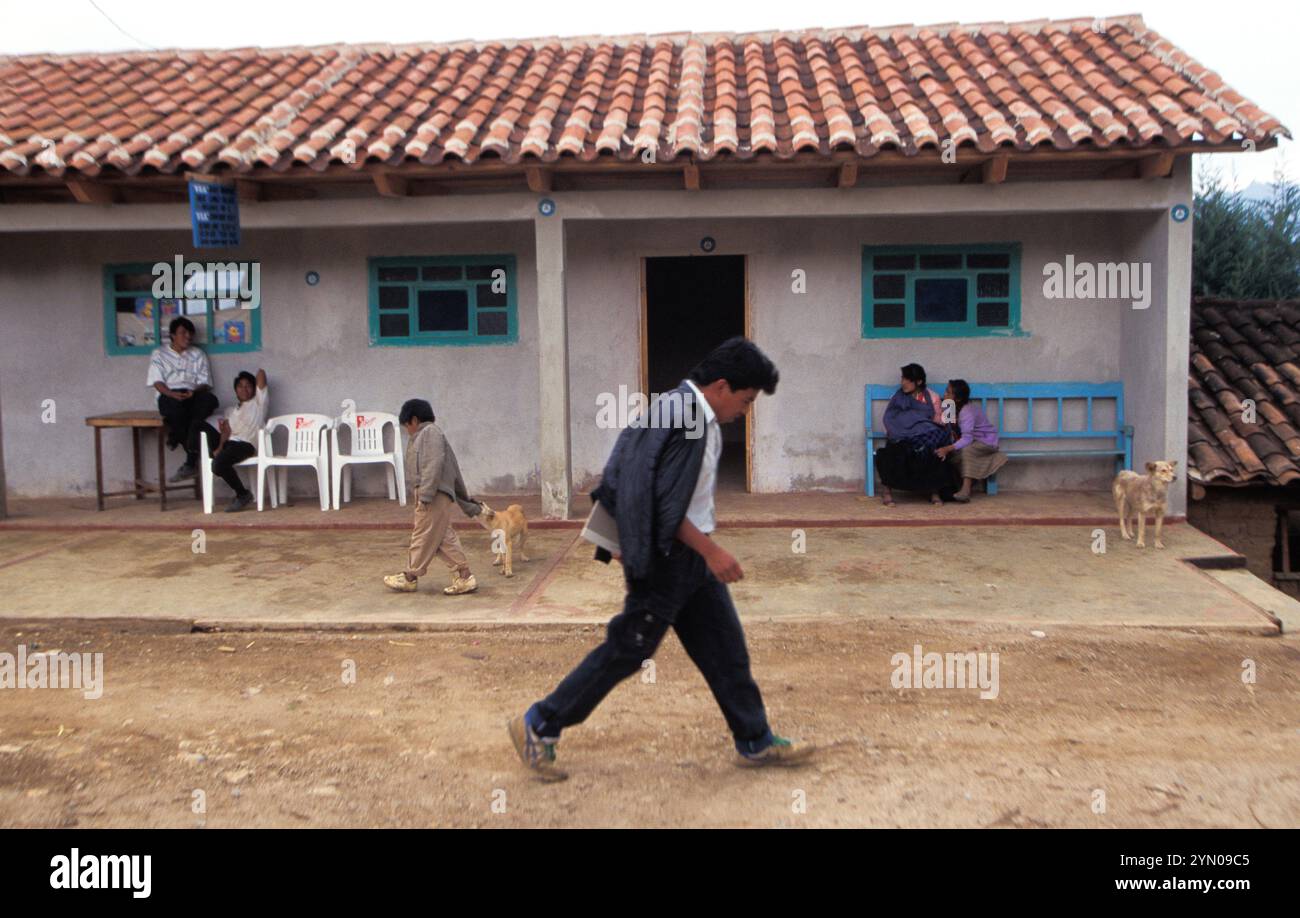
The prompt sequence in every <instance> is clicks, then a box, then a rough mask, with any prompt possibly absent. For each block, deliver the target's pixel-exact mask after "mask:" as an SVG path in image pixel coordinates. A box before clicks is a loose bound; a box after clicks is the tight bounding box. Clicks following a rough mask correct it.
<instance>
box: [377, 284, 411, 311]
mask: <svg viewBox="0 0 1300 918" xmlns="http://www.w3.org/2000/svg"><path fill="white" fill-rule="evenodd" d="M406 292H407V288H406V287H380V288H379V308H380V309H405V308H406V307H407V306H408V305H409V302H410V301H409V300H408V298H407V295H406Z"/></svg>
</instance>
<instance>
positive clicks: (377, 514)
mask: <svg viewBox="0 0 1300 918" xmlns="http://www.w3.org/2000/svg"><path fill="white" fill-rule="evenodd" d="M221 487H222V489H221V490H219V491H218V494H217V499H216V503H215V508H214V509H215V510H216V512H215V513H213V514H211V515H205V514H204V513H203V508H202V505H201V504H200V503H199V502H198V501H196V500H194V499H193V498H192V497H186V496H181V497H175V496H173V497H169V498H168V506H167V510H166V511H165V512H160V511H159V509H158V501H157V499H156V498H151V499H146V500H135V499H133V498H113V499H110V500H109V501H108V503H107V506H106V508H105V510H104V511H103V512H99V511H97V510H96V509H95V497H94V495H93V494H91V495H89V496H79V497H71V498H41V499H14V500H11V501H10V502H9V518H8V519H7V520H3V521H0V531H3V530H6V529H8V530H39V529H48V530H56V531H57V530H78V531H82V530H87V529H120V528H131V529H137V528H138V529H145V530H148V529H167V530H175V529H185V530H191V529H195V528H203V529H225V528H238V529H267V530H275V529H341V530H348V529H395V530H405V529H407V528H408V527H409V526H410V520H411V509H410V507H409V505H408V506H407V507H402V506H400V505H399V504H398V503H397V501H395V500H387V499H384V498H378V497H364V498H363V497H358V498H355V499H354V500H353V501H352V503H350V504H344V505H343V509H341V510H338V511H335V510H328V511H322V510H321V509H320V504H319V503H318V502H317V499H316V497H315V496H314V495H312V494H306V495H296V496H294V497H293V499H292V500H293V503H292V504H290V505H282V506H280V507H279V508H277V509H275V510H272V509H271V507H270V504H269V502H268V503H267V504H266V509H265V510H263V511H262V512H261V513H259V512H257V510H256V509H255V508H253V509H249V510H245V511H243V512H242V513H224V512H222V510H223V508H224V507H225V504H226V502H227V500H228V496H227V492H226V491H225V490H224V485H223V486H221ZM482 497H483V499H484V500H486V501H487V503H488V505H489V506H491V507H494V508H497V509H500V508H503V507H506V506H509V505H510V504H519V505H520V506H522V507H523V508H524V513H525V514H526V515H527V517H528V520H529V525H530V526H532V527H535V528H539V529H547V528H558V529H576V528H580V527H581V525H582V524H581V519H582V518H584V517H585V516H586V514H587V511H588V510H589V509H590V507H591V501H590V498H589V497H588V496H587V495H585V494H579V495H578V496H577V497H576V498H575V499H574V501H573V514H574V516H575V517H578V519H573V520H567V521H561V520H543V519H541V503H542V501H541V497H540V496H539V495H537V494H522V495H519V494H516V495H482ZM717 513H718V522H719V525H720V526H722V527H726V526H729V525H742V526H786V525H791V526H799V525H816V524H820V525H823V526H894V525H899V524H907V525H918V526H934V525H940V526H950V525H975V526H988V525H1002V524H1007V523H1021V524H1036V525H1043V524H1062V523H1070V524H1075V525H1089V524H1091V525H1102V526H1104V525H1111V526H1113V525H1115V507H1114V503H1113V502H1112V500H1111V497H1110V494H1109V493H1108V492H1103V491H1055V492H1041V491H1039V492H1023V491H1022V492H1018V493H1017V492H1014V491H1012V492H1005V491H1004V492H1002V493H1000V494H997V495H996V496H993V497H989V496H987V495H984V494H979V493H977V494H976V495H975V496H974V499H972V501H971V502H970V503H969V504H964V505H963V504H956V503H949V504H944V505H943V506H942V507H933V506H931V505H930V503H929V502H928V501H927V500H926V499H925V497H924V495H915V494H908V495H900V496H899V497H898V502H897V504H896V505H895V506H894V507H892V508H890V507H885V506H884V505H883V504H881V502H880V498H879V497H872V498H868V497H866V496H865V495H863V494H862V493H861V492H858V491H848V492H845V491H804V492H797V493H784V494H746V493H744V492H743V491H719V492H718V496H717ZM456 525H457V526H458V527H459V528H467V529H470V528H472V529H477V528H479V527H478V526H477V524H475V523H473V522H471V521H470V520H468V519H465V518H463V517H462V518H460V519H459V520H457V523H456Z"/></svg>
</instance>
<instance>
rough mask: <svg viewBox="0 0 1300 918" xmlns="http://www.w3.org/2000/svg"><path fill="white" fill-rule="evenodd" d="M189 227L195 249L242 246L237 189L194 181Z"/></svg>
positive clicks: (191, 186) (232, 186)
mask: <svg viewBox="0 0 1300 918" xmlns="http://www.w3.org/2000/svg"><path fill="white" fill-rule="evenodd" d="M190 225H191V226H192V227H193V229H194V247H195V248H196V249H217V248H232V247H234V246H237V245H239V195H238V193H237V192H236V191H235V186H234V185H217V184H215V183H213V182H195V181H191V182H190Z"/></svg>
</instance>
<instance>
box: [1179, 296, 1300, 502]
mask: <svg viewBox="0 0 1300 918" xmlns="http://www.w3.org/2000/svg"><path fill="white" fill-rule="evenodd" d="M1187 382H1188V399H1187V439H1188V444H1187V452H1188V465H1189V468H1188V475H1189V477H1190V478H1191V480H1192V481H1200V482H1203V483H1206V484H1219V485H1252V484H1254V485H1287V484H1291V483H1292V482H1294V481H1297V480H1300V300H1281V301H1272V300H1269V301H1260V300H1243V301H1231V300H1216V299H1197V300H1195V301H1194V302H1193V304H1192V341H1191V372H1190V374H1189V376H1188V380H1187ZM1247 399H1249V400H1251V402H1253V409H1254V411H1253V421H1251V420H1248V419H1250V418H1251V417H1252V413H1251V412H1250V411H1249V410H1248V409H1249V408H1250V407H1251V405H1250V404H1246V400H1247Z"/></svg>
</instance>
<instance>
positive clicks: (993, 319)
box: [975, 303, 1011, 328]
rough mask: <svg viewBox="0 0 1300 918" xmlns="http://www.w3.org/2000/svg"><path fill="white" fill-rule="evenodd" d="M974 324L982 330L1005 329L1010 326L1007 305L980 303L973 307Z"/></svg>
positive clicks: (1009, 310) (1009, 311)
mask: <svg viewBox="0 0 1300 918" xmlns="http://www.w3.org/2000/svg"><path fill="white" fill-rule="evenodd" d="M975 324H976V325H979V326H981V327H984V328H990V327H991V328H1006V327H1007V326H1009V325H1010V324H1011V309H1010V308H1009V305H1008V304H1007V303H980V304H979V305H978V306H976V307H975Z"/></svg>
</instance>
